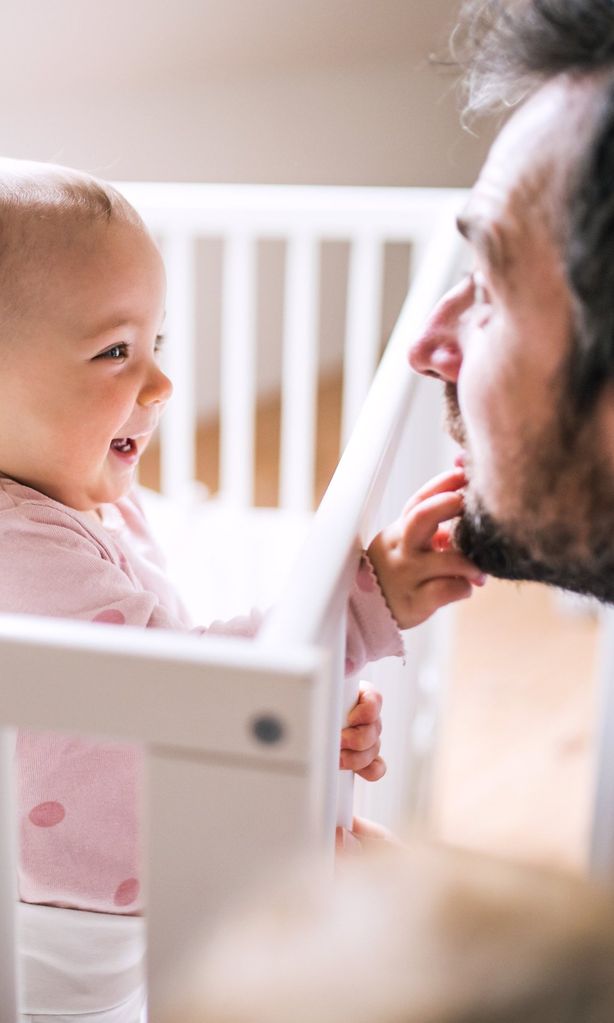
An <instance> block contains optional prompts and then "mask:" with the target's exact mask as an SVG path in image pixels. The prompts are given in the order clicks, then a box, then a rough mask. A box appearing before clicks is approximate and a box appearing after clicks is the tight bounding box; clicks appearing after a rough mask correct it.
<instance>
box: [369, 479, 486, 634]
mask: <svg viewBox="0 0 614 1023" xmlns="http://www.w3.org/2000/svg"><path fill="white" fill-rule="evenodd" d="M466 482H467V480H466V477H465V474H464V471H463V469H462V468H458V469H455V470H453V471H452V472H446V473H442V474H441V476H436V477H435V478H434V479H432V480H430V481H429V482H428V483H426V484H425V486H423V487H422V488H421V489H420V490H419V491H418V492H417V494H414V496H413V497H412V498H411V500H410V501H409V502H408V503H407V505H406V506H405V508H404V510H403V514H402V515H401V516H400V518H398V519H397V520H396V522H393V523H392V525H390V526H387V527H386V529H384V530H382V532H381V533H378V535H377V536H376V537H375V539H374V540H373V541H372V543H371V545H370V546H369V549H368V551H367V553H368V555H369V558H370V560H371V564H372V565H373V568H374V569H375V572H376V574H377V577H378V580H379V584H380V586H381V588H382V591H383V593H384V596H385V598H386V600H387V602H388V606H389V608H390V610H391V611H392V614H393V615H394V617H395V619H396V622H397V624H398V626H399V628H401V629H410V628H412V627H413V626H414V625H420V623H421V622H424V621H425V620H426V619H427V618H429V617H430V616H431V615H432V614H433V612H434V611H436V610H437V608H439V607H443V605H444V604H451V603H452V602H453V601H455V600H463V598H465V597H469V596H471V587H472V585H473V586H483V585H484V583H485V582H486V577H485V576H484V575H483V574H482V573H481V572H480V571H479V569H477V568H476V566H475V565H473V564H472V563H471V562H470V561H469V560H468V559H467V558H465V557H464V555H462V554H461V553H460V552H459V551H457V550H456V549H455V548H454V547H453V546H452V540H451V537H450V529H449V526H446V525H445V523H447V522H448V521H449V520H450V519H453V518H455V517H456V516H457V515H459V514H460V512H461V510H462V507H463V495H462V494H461V493H459V491H460V489H461V487H463V486H464V485H465V483H466Z"/></svg>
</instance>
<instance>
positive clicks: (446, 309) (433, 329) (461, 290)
mask: <svg viewBox="0 0 614 1023" xmlns="http://www.w3.org/2000/svg"><path fill="white" fill-rule="evenodd" d="M472 293H473V284H472V282H471V279H470V278H466V279H464V280H462V281H461V282H460V284H457V285H456V286H455V287H454V288H452V289H451V290H450V291H448V292H447V293H446V294H445V295H444V296H443V298H442V299H441V300H440V301H439V302H438V303H437V305H436V306H435V308H434V310H433V312H432V313H431V316H430V317H429V319H428V321H427V324H426V327H425V328H424V331H423V332H422V334H421V335H420V337H419V338H417V340H416V341H414V342H413V344H412V345H411V347H410V349H409V352H408V354H407V357H408V359H409V364H410V366H411V367H412V369H414V370H415V371H416V372H417V373H423V374H424V375H425V376H431V377H438V378H439V379H440V380H444V381H449V382H451V383H456V381H457V380H458V374H459V372H460V367H461V362H462V351H461V346H460V343H459V337H458V333H459V320H460V317H461V316H462V314H463V313H464V312H465V310H466V309H468V308H469V306H470V305H471V301H472Z"/></svg>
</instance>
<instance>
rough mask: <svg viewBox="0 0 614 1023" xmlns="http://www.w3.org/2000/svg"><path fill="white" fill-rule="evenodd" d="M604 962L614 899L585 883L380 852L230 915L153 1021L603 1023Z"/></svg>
mask: <svg viewBox="0 0 614 1023" xmlns="http://www.w3.org/2000/svg"><path fill="white" fill-rule="evenodd" d="M613 962H614V903H613V902H612V900H611V898H610V897H609V896H608V895H605V894H604V893H603V892H601V891H599V890H596V889H593V888H592V887H591V886H590V885H589V884H588V883H586V882H584V881H582V880H580V879H578V878H574V877H571V876H566V875H563V874H555V873H552V872H549V871H546V870H542V869H536V868H528V867H520V866H518V865H516V864H511V863H507V862H505V861H499V860H495V859H492V858H489V857H487V856H484V855H478V854H473V853H468V852H461V851H458V850H453V849H449V848H448V849H446V848H443V847H436V846H434V845H421V844H413V845H412V846H410V847H409V848H407V847H406V848H403V847H402V846H395V847H393V846H390V845H387V843H381V847H380V848H377V849H375V848H372V849H370V850H369V851H368V852H366V853H365V854H364V855H358V856H354V857H351V858H348V859H346V860H345V861H344V862H343V863H342V866H341V867H340V868H338V869H337V872H336V877H335V878H334V880H333V879H331V877H330V873H329V872H327V870H326V869H325V868H322V870H321V871H318V870H316V869H314V867H313V865H311V866H309V867H308V866H305V867H303V868H297V870H296V871H295V873H294V874H293V875H289V876H288V878H287V879H286V880H285V881H284V883H283V884H282V885H280V884H279V883H278V884H277V886H276V887H275V888H274V889H273V890H272V891H267V892H266V893H263V895H262V897H261V899H260V901H259V902H258V903H254V905H253V906H252V908H251V909H250V911H249V912H247V913H246V912H242V913H237V914H236V916H235V917H234V918H233V919H232V920H231V921H229V922H227V923H226V925H225V926H224V928H223V929H222V930H220V932H219V933H218V934H217V935H216V936H214V938H213V940H212V941H211V942H210V944H208V945H207V946H206V947H205V948H204V949H202V950H201V952H200V955H198V954H197V955H195V956H194V958H193V960H192V962H191V963H190V964H189V966H188V967H187V968H186V971H185V974H184V976H183V977H181V979H180V981H181V982H180V986H179V988H178V990H181V988H183V994H181V995H178V999H177V1005H176V1007H175V1008H174V1010H173V1011H170V1012H169V1014H168V1016H167V1017H165V1019H164V1023H288V1021H289V1020H292V1023H313V1021H314V1020H317V1021H318V1023H339V1021H340V1020H345V1019H348V1020H349V1019H351V1020H352V1021H353V1023H612V1019H614V970H612V963H613Z"/></svg>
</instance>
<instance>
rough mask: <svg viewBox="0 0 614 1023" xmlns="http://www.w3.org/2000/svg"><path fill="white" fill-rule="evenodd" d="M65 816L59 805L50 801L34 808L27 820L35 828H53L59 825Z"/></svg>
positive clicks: (64, 811)
mask: <svg viewBox="0 0 614 1023" xmlns="http://www.w3.org/2000/svg"><path fill="white" fill-rule="evenodd" d="M65 816H66V810H65V809H64V807H63V806H62V804H61V803H56V802H54V801H53V800H50V801H49V802H48V803H39V804H38V806H34V807H33V808H32V809H31V810H30V813H29V814H28V820H29V821H30V823H31V824H33V825H34V827H36V828H53V827H54V826H55V825H56V824H61V823H62V821H63V820H64V818H65Z"/></svg>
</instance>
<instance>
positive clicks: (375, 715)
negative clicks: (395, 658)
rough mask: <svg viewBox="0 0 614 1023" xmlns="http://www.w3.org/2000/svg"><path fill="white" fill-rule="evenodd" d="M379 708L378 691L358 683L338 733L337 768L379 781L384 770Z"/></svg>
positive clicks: (367, 779) (365, 684) (380, 708)
mask: <svg viewBox="0 0 614 1023" xmlns="http://www.w3.org/2000/svg"><path fill="white" fill-rule="evenodd" d="M381 710H382V697H381V694H380V693H378V692H377V690H376V689H374V688H373V686H371V685H369V683H368V682H361V683H360V689H359V693H358V700H357V701H356V703H355V704H354V706H353V707H352V709H351V711H350V713H349V715H348V721H347V725H346V726H345V728H344V729H343V730H342V732H341V754H340V758H339V767H340V768H342V769H343V770H346V771H354V772H355V773H356V774H359V775H360V777H361V778H365V779H366V781H379V779H380V778H383V776H384V775H385V773H386V764H385V762H384V760H383V758H382V757H380V755H379V751H380V745H381V743H380V735H381V731H382V720H381Z"/></svg>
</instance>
